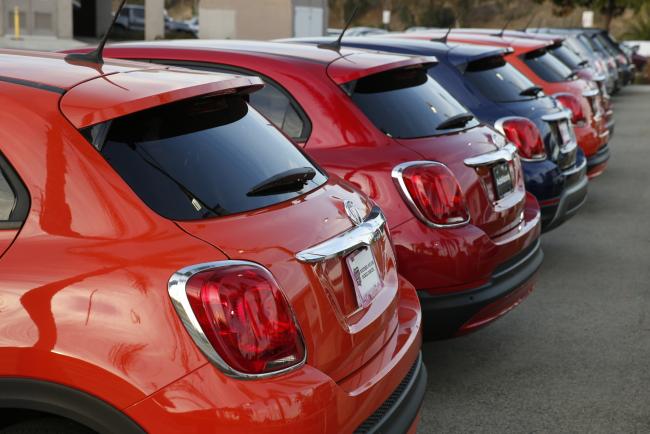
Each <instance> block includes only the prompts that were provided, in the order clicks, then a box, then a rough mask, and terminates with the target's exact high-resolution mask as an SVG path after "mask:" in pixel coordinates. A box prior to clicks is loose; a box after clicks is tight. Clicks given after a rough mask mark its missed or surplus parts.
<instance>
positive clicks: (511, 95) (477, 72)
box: [463, 56, 537, 102]
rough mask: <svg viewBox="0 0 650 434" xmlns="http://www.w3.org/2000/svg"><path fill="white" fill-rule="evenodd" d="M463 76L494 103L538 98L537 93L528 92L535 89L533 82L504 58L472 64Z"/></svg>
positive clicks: (495, 57) (499, 57) (496, 57)
mask: <svg viewBox="0 0 650 434" xmlns="http://www.w3.org/2000/svg"><path fill="white" fill-rule="evenodd" d="M463 75H464V77H465V80H467V82H468V83H469V84H470V85H471V86H473V87H474V88H475V89H477V90H478V91H479V92H480V93H481V94H483V95H484V96H485V97H486V98H488V99H489V100H491V101H494V102H511V101H523V100H530V99H535V98H536V97H537V95H536V94H535V92H526V91H530V89H532V88H534V87H535V85H534V84H533V82H531V81H530V80H529V79H528V78H526V76H525V75H523V74H522V73H521V72H519V71H517V70H516V69H515V68H514V67H513V66H512V65H510V64H509V63H507V62H506V61H505V59H504V58H503V57H502V56H494V57H488V58H485V59H481V60H478V61H474V62H470V63H469V64H468V65H467V68H466V69H465V73H464V74H463Z"/></svg>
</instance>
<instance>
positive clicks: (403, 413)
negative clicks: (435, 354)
mask: <svg viewBox="0 0 650 434" xmlns="http://www.w3.org/2000/svg"><path fill="white" fill-rule="evenodd" d="M426 388H427V369H426V367H425V366H424V363H422V353H420V354H419V355H418V358H417V360H416V361H415V363H414V364H413V366H412V367H411V369H410V370H409V372H408V373H407V374H406V376H405V377H404V379H403V380H402V382H401V383H400V384H399V385H398V386H397V388H396V389H395V391H394V392H393V393H392V394H391V395H390V396H389V397H388V399H387V400H386V401H384V403H383V404H382V405H380V406H379V408H378V409H377V410H376V411H375V412H374V413H373V414H371V415H370V417H369V418H368V419H366V420H365V421H364V422H363V423H362V424H361V425H359V427H358V428H357V429H356V430H354V434H370V433H382V434H404V433H406V432H408V430H409V428H410V427H411V425H412V424H413V421H414V420H415V418H416V417H417V415H418V412H419V411H420V407H421V406H422V401H424V392H425V391H426Z"/></svg>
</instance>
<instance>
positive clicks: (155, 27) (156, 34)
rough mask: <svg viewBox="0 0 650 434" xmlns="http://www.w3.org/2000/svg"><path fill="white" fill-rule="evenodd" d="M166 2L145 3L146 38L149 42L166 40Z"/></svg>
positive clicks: (154, 0)
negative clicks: (164, 12)
mask: <svg viewBox="0 0 650 434" xmlns="http://www.w3.org/2000/svg"><path fill="white" fill-rule="evenodd" d="M164 8H165V2H164V0H146V1H145V2H144V17H145V18H144V38H145V39H146V40H148V41H150V40H154V39H164V38H165V19H164V14H163V11H164Z"/></svg>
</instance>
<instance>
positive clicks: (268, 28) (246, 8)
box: [199, 0, 293, 40]
mask: <svg viewBox="0 0 650 434" xmlns="http://www.w3.org/2000/svg"><path fill="white" fill-rule="evenodd" d="M199 23H200V25H199V37H200V38H203V39H235V38H236V39H261V40H264V39H274V38H288V37H291V36H292V35H293V2H292V0H201V1H200V3H199ZM208 23H210V24H208ZM251 23H253V25H251Z"/></svg>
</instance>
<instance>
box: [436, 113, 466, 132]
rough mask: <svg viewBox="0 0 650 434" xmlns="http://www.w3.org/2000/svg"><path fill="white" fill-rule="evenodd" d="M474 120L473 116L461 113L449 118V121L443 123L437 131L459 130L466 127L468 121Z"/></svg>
mask: <svg viewBox="0 0 650 434" xmlns="http://www.w3.org/2000/svg"><path fill="white" fill-rule="evenodd" d="M472 119H474V115H473V114H471V113H461V114H458V115H455V116H452V117H450V118H449V119H447V120H445V121H443V122H442V123H441V124H440V125H438V127H437V128H436V129H437V130H451V129H453V128H461V127H464V126H465V125H467V123H468V122H469V121H471V120H472Z"/></svg>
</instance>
